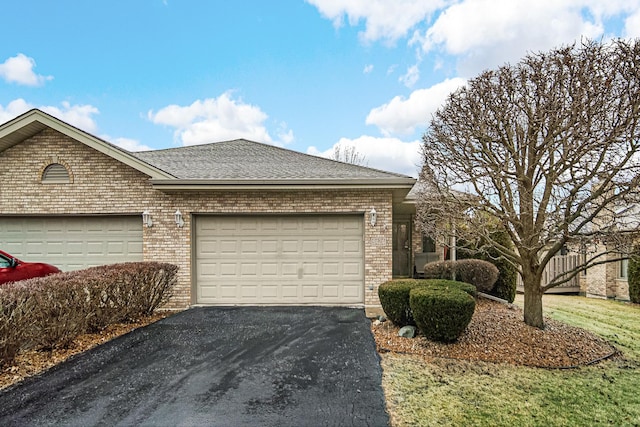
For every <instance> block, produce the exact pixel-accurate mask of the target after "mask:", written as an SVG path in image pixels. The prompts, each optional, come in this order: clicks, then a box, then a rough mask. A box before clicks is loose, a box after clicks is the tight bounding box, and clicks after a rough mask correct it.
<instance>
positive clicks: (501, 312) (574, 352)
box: [371, 299, 617, 368]
mask: <svg viewBox="0 0 640 427" xmlns="http://www.w3.org/2000/svg"><path fill="white" fill-rule="evenodd" d="M476 303H477V305H476V310H475V313H474V315H473V318H472V319H471V323H469V326H468V327H467V329H466V331H465V332H464V333H463V335H462V336H461V337H460V338H459V339H458V341H457V342H455V343H452V344H442V343H436V342H432V341H429V340H427V339H426V338H424V337H422V336H420V335H417V336H416V337H415V338H403V337H400V336H398V331H399V328H398V327H396V326H395V325H393V323H391V322H389V321H387V322H383V323H381V324H380V325H377V326H376V325H375V324H374V323H372V326H371V329H372V332H373V335H374V338H375V341H376V345H377V347H378V351H379V352H381V353H384V352H394V353H405V354H416V355H420V356H424V357H426V358H451V359H463V360H472V361H484V362H494V363H508V364H513V365H524V366H531V367H540V368H573V367H578V366H585V365H589V364H592V363H595V362H598V361H600V360H603V359H606V358H609V357H612V356H614V355H615V354H616V353H617V350H616V348H615V347H614V346H613V345H611V344H610V343H608V342H607V341H606V340H604V339H602V338H600V337H599V336H597V335H595V334H592V333H590V332H587V331H585V330H584V329H581V328H576V327H573V326H569V325H566V324H564V323H562V322H557V321H555V320H552V319H548V318H545V328H544V329H538V328H533V327H531V326H527V325H526V324H525V323H524V321H523V320H522V319H523V313H522V310H520V309H519V308H517V307H514V306H511V307H509V306H507V305H505V304H501V303H498V302H495V301H490V300H484V299H479V300H477V301H476Z"/></svg>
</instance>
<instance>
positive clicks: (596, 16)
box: [410, 0, 622, 76]
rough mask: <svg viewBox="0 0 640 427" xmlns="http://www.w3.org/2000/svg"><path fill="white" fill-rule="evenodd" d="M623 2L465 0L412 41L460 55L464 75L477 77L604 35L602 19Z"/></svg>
mask: <svg viewBox="0 0 640 427" xmlns="http://www.w3.org/2000/svg"><path fill="white" fill-rule="evenodd" d="M621 7H622V6H618V7H617V8H616V7H614V6H611V5H608V6H604V5H603V2H602V1H597V0H573V1H564V2H561V1H558V0H536V1H535V2H531V1H524V0H520V1H514V0H464V1H462V2H459V3H456V4H454V5H452V6H450V7H448V8H447V9H445V10H444V11H443V12H442V13H441V14H440V15H439V16H438V18H437V19H436V21H435V22H434V23H433V25H432V26H431V27H429V28H428V29H427V30H426V31H423V32H420V31H417V32H416V34H415V35H414V37H413V39H412V40H411V42H410V44H414V43H417V44H420V45H421V47H422V50H423V51H424V52H430V51H433V50H436V49H438V50H441V51H444V52H445V53H447V54H450V55H455V56H458V60H459V62H458V73H459V75H465V76H471V75H475V74H477V73H479V72H480V71H482V70H483V69H486V68H494V67H496V66H499V65H501V64H503V63H505V62H515V61H517V60H519V59H520V58H521V57H522V56H524V55H525V54H526V53H527V52H531V51H541V50H542V51H543V50H548V49H551V48H553V47H556V46H559V45H561V44H567V43H572V42H573V41H575V40H579V39H580V38H581V37H587V38H595V39H597V38H599V37H601V36H602V35H603V34H604V25H603V23H602V18H603V17H605V15H609V14H612V13H620V12H622V10H621Z"/></svg>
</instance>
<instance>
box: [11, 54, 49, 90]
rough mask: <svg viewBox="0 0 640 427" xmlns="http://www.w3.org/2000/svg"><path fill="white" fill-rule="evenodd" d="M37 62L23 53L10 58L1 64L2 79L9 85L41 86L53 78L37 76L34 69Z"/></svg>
mask: <svg viewBox="0 0 640 427" xmlns="http://www.w3.org/2000/svg"><path fill="white" fill-rule="evenodd" d="M35 66H36V61H35V60H34V59H33V58H30V57H28V56H26V55H24V54H22V53H19V54H17V55H16V56H13V57H11V58H8V59H7V60H6V61H4V62H3V63H2V64H0V77H1V78H2V79H4V80H5V81H6V82H8V83H17V84H19V85H25V86H41V85H43V84H44V83H45V82H46V81H48V80H52V79H53V76H42V75H38V74H36V73H35V72H34V71H33V69H34V68H35Z"/></svg>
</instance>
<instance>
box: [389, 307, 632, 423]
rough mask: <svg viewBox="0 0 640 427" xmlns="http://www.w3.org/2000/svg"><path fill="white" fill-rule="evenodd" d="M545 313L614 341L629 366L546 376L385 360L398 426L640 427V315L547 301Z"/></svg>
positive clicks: (618, 363) (505, 368) (616, 363)
mask: <svg viewBox="0 0 640 427" xmlns="http://www.w3.org/2000/svg"><path fill="white" fill-rule="evenodd" d="M544 304H545V314H546V315H548V316H550V317H552V318H555V319H558V320H562V321H564V322H567V323H570V324H572V325H576V326H580V327H583V328H585V329H588V330H590V331H592V332H595V333H597V334H599V335H601V336H603V337H604V338H606V339H609V340H611V341H612V342H614V343H615V344H616V346H617V347H618V348H619V349H620V350H621V351H622V352H623V353H624V356H625V360H620V359H618V360H613V361H607V362H603V363H599V364H597V365H594V366H589V367H583V368H579V369H573V370H547V369H536V368H526V367H515V366H510V365H495V364H489V363H476V362H464V361H452V360H445V359H439V360H434V361H430V362H426V361H424V360H423V359H421V358H420V357H416V356H410V355H391V354H386V355H383V356H382V366H383V369H384V376H383V386H384V388H385V393H386V396H387V403H388V406H389V409H390V413H391V417H392V424H393V425H394V426H516V425H517V426H600V425H611V426H640V363H639V362H640V308H639V307H638V306H632V305H628V304H622V303H617V302H613V301H604V300H594V299H586V298H582V297H564V296H548V297H547V296H545V300H544Z"/></svg>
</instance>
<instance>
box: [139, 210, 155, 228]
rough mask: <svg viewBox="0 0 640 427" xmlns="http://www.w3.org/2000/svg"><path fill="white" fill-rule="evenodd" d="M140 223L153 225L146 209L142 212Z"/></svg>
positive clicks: (148, 225)
mask: <svg viewBox="0 0 640 427" xmlns="http://www.w3.org/2000/svg"><path fill="white" fill-rule="evenodd" d="M142 223H143V224H144V225H146V226H147V227H151V226H152V225H153V221H152V220H151V214H150V213H149V211H147V210H145V211H144V212H142Z"/></svg>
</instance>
